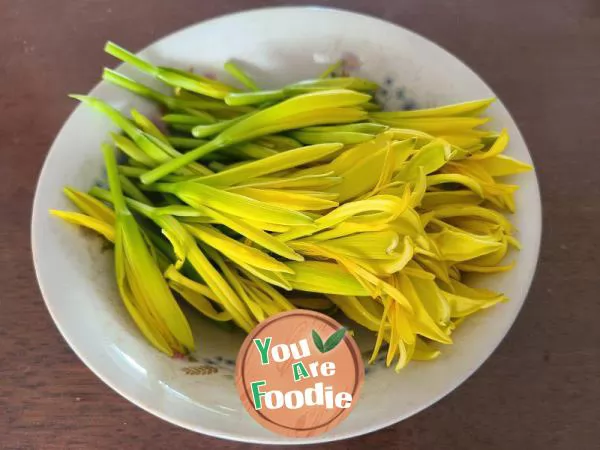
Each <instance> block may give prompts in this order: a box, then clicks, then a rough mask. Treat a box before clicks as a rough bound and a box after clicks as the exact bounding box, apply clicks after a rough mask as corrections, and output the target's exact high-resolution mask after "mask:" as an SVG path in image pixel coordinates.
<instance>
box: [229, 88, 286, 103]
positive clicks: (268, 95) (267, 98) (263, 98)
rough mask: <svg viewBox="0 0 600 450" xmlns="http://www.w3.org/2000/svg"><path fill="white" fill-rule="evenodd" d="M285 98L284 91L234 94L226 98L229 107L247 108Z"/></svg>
mask: <svg viewBox="0 0 600 450" xmlns="http://www.w3.org/2000/svg"><path fill="white" fill-rule="evenodd" d="M285 97H286V94H285V92H284V91H283V90H282V89H278V90H276V91H256V92H232V93H231V94H227V96H226V97H225V103H227V104H228V105H229V106H247V105H256V104H260V103H264V102H272V101H278V100H283V99H284V98H285Z"/></svg>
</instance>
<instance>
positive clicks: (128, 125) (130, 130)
mask: <svg viewBox="0 0 600 450" xmlns="http://www.w3.org/2000/svg"><path fill="white" fill-rule="evenodd" d="M69 97H71V98H74V99H76V100H79V101H80V102H81V103H85V104H86V105H88V106H91V107H92V108H94V109H95V110H96V111H99V112H101V113H102V114H104V115H106V116H107V117H108V118H109V119H110V120H112V121H113V122H114V123H115V125H117V126H118V127H119V128H121V129H122V130H123V131H124V132H125V133H127V134H128V135H130V136H134V135H136V133H137V132H138V129H137V127H136V126H135V125H134V124H133V122H131V121H130V120H129V119H128V118H127V117H125V116H124V115H123V114H121V113H120V112H119V111H117V110H116V109H115V108H113V107H112V106H110V105H109V104H108V103H105V102H103V101H102V100H100V99H97V98H94V97H90V96H87V95H75V94H71V95H69Z"/></svg>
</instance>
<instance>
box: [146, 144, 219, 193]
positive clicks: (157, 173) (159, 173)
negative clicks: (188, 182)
mask: <svg viewBox="0 0 600 450" xmlns="http://www.w3.org/2000/svg"><path fill="white" fill-rule="evenodd" d="M223 146H224V145H223V144H222V142H221V141H220V140H218V139H214V140H212V141H210V142H207V143H206V144H204V145H201V146H200V147H197V148H195V149H194V150H190V151H189V152H187V153H184V154H183V155H181V156H179V157H178V158H176V159H171V160H170V161H167V162H165V163H164V164H162V165H160V166H158V167H156V168H154V169H152V170H150V171H148V172H146V173H145V174H143V175H142V176H141V177H140V180H141V181H142V183H144V184H152V183H154V182H155V181H158V180H160V179H161V178H164V177H166V176H167V175H169V174H171V173H172V172H174V171H176V170H178V169H181V168H182V167H185V166H187V165H188V164H189V163H191V162H194V161H196V160H197V159H199V158H201V157H202V156H204V155H206V154H207V153H210V152H213V151H215V150H217V149H219V148H221V147H223Z"/></svg>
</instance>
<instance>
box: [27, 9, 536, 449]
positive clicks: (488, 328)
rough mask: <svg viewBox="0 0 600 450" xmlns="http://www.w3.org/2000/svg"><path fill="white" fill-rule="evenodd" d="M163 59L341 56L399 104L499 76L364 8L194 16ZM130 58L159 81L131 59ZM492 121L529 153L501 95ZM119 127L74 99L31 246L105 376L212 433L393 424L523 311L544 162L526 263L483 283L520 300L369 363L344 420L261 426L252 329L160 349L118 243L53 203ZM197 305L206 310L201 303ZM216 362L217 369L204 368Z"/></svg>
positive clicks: (528, 213)
mask: <svg viewBox="0 0 600 450" xmlns="http://www.w3.org/2000/svg"><path fill="white" fill-rule="evenodd" d="M141 55H143V56H144V57H145V58H148V59H150V60H151V61H153V62H155V63H160V64H164V65H174V66H179V67H182V68H189V67H193V68H194V69H195V70H197V71H201V72H207V71H208V72H214V73H216V74H217V75H218V76H220V77H223V78H224V79H227V76H225V74H224V73H223V72H222V70H221V68H222V66H223V63H224V62H226V61H227V60H229V59H231V58H237V59H241V60H243V61H245V62H248V63H250V64H252V68H253V69H252V75H254V76H255V77H256V79H257V80H259V81H260V83H261V84H262V85H263V86H264V87H275V86H280V85H282V84H284V83H287V82H291V81H294V80H300V79H306V78H311V77H314V76H316V74H319V73H320V72H321V71H322V70H324V68H325V67H326V66H327V65H329V64H330V63H332V62H334V61H335V60H337V59H338V58H340V57H341V56H346V57H347V58H349V59H350V60H352V61H353V64H352V65H353V72H354V73H356V74H358V75H362V76H365V77H367V78H371V79H374V80H376V81H378V82H380V83H381V84H382V86H383V87H384V89H385V91H386V92H385V94H384V100H386V102H387V103H388V104H390V105H391V106H393V107H403V106H410V105H413V106H414V105H418V106H419V107H425V106H433V105H438V104H445V103H452V102H459V101H466V100H472V99H478V98H483V97H489V96H493V95H494V93H493V92H492V91H491V90H490V88H489V87H488V86H487V85H486V84H485V83H484V82H483V81H482V80H481V79H480V78H479V77H478V76H477V75H476V74H475V73H474V72H473V71H471V70H470V69H469V68H468V67H466V66H465V65H464V64H463V63H462V62H461V61H459V60H458V59H457V58H455V57H454V56H452V55H451V54H449V53H448V52H446V51H445V50H443V49H442V48H440V47H438V46H437V45H435V44H433V43H432V42H430V41H428V40H426V39H424V38H423V37H421V36H418V35H416V34H414V33H412V32H410V31H408V30H405V29H403V28H401V27H398V26H396V25H392V24H390V23H387V22H384V21H382V20H378V19H374V18H371V17H366V16H363V15H360V14H355V13H350V12H345V11H339V10H331V9H321V8H294V7H290V8H276V9H262V10H255V11H248V12H243V13H239V14H233V15H229V16H225V17H220V18H217V19H213V20H210V21H208V22H203V23H200V24H197V25H193V26H191V27H189V28H186V29H184V30H182V31H179V32H177V33H174V34H172V35H170V36H168V37H166V38H164V39H162V40H160V41H158V42H156V43H154V44H152V45H151V46H149V47H148V48H146V49H145V50H144V51H143V52H141ZM120 70H121V71H122V72H123V73H126V74H128V75H130V76H132V77H135V78H137V79H138V80H140V81H143V82H146V83H149V84H151V85H153V86H157V84H156V83H155V82H154V81H153V80H149V79H148V77H145V76H143V75H141V74H139V73H138V72H136V71H135V70H134V69H132V68H130V67H122V68H120ZM91 95H94V96H98V97H101V98H103V99H105V100H107V101H108V102H109V103H111V104H113V105H114V106H116V107H117V108H121V109H123V110H124V111H126V110H128V109H129V108H130V107H132V106H135V107H138V108H140V109H141V110H142V111H144V112H150V111H152V106H151V105H150V104H149V103H147V102H146V101H144V100H142V99H140V98H137V97H135V96H134V95H132V94H129V93H128V92H125V91H123V90H121V89H119V88H117V87H114V86H111V85H108V84H107V83H100V84H99V85H98V86H97V87H96V88H94V89H93V91H92V92H91ZM489 114H490V115H491V116H492V117H493V121H492V123H491V126H492V127H494V128H497V129H499V128H502V127H506V128H508V130H509V132H510V135H511V143H510V148H509V150H508V154H510V155H513V156H516V157H518V158H520V159H521V160H524V161H526V162H531V158H530V156H529V153H528V151H527V147H526V145H525V142H524V141H523V138H522V137H521V134H520V133H519V130H518V129H517V126H516V125H515V123H514V121H513V120H512V118H511V117H510V115H509V113H508V111H507V110H506V108H505V107H504V106H503V105H502V103H501V102H496V103H494V104H493V106H492V107H491V108H490V110H489ZM110 130H113V126H112V125H111V124H110V123H109V121H108V120H107V119H105V118H104V117H102V116H101V115H99V114H98V113H96V112H95V111H93V110H91V109H90V108H86V107H83V106H79V107H77V108H76V110H75V111H74V113H73V114H72V115H71V117H69V119H68V120H67V122H66V124H65V125H64V127H63V128H62V130H61V131H60V133H59V135H58V137H57V138H56V140H55V142H54V144H53V145H52V148H51V150H50V152H49V154H48V157H47V159H46V162H45V164H44V168H43V170H42V173H41V176H40V179H39V184H38V187H37V191H36V196H35V203H34V207H33V218H32V248H33V256H34V261H35V267H36V271H37V276H38V280H39V283H40V286H41V289H42V293H43V296H44V299H45V301H46V304H47V306H48V309H49V310H50V313H51V314H52V317H53V319H54V321H55V322H56V324H57V326H58V328H59V329H60V331H61V333H62V335H63V336H64V338H65V339H66V340H67V342H68V343H69V344H70V345H71V347H72V348H73V350H74V351H75V352H76V353H77V355H79V357H80V358H81V359H82V360H83V361H84V362H85V364H87V366H88V367H89V368H90V369H91V370H93V371H94V372H95V373H96V374H97V375H98V376H99V377H100V378H101V379H102V380H103V381H104V382H105V383H107V384H108V385H109V386H110V387H112V388H113V389H114V390H115V391H117V392H119V393H120V394H121V395H123V396H124V397H126V398H127V399H129V400H130V401H132V402H133V403H135V404H137V405H139V406H140V407H142V408H144V409H145V410H147V411H149V412H151V413H153V414H155V415H157V416H159V417H161V418H163V419H165V420H168V421H170V422H172V423H174V424H177V425H180V426H182V427H185V428H189V429H190V430H194V431H198V432H201V433H205V434H210V435H214V436H219V437H223V438H228V439H234V440H239V441H246V442H261V443H306V442H325V441H331V440H337V439H343V438H348V437H351V436H356V435H360V434H363V433H367V432H370V431H374V430H377V429H379V428H382V427H385V426H387V425H391V424H393V423H395V422H398V421H400V420H402V419H404V418H406V417H409V416H411V415H412V414H415V413H416V412H418V411H420V410H422V409H423V408H426V407H427V406H429V405H431V404H432V403H434V402H436V401H437V400H439V399H440V398H442V397H443V396H445V395H446V394H448V393H449V392H451V391H452V390H453V389H455V388H456V387H457V386H458V385H459V384H460V383H462V382H463V381H464V380H465V379H466V378H467V377H468V376H469V375H471V374H472V373H473V372H474V371H475V370H476V369H477V368H478V367H479V365H481V363H482V362H483V361H484V360H485V359H486V358H487V357H488V356H490V354H491V353H492V351H493V350H494V349H495V348H496V346H497V345H498V344H499V343H500V341H501V340H502V338H503V337H504V335H505V334H506V333H507V331H508V329H509V328H510V326H511V324H512V323H513V321H514V319H515V317H516V315H517V313H518V312H519V310H520V308H521V306H522V304H523V301H524V300H525V297H526V295H527V291H528V289H529V286H530V284H531V281H532V277H533V274H534V271H535V266H536V261H537V257H538V248H539V243H540V234H541V211H540V197H539V191H538V185H537V181H536V177H535V174H533V173H528V174H524V175H523V176H519V177H517V178H516V179H515V180H514V182H516V183H518V184H519V185H520V186H521V189H520V190H519V191H518V193H517V198H516V203H517V208H518V211H519V212H518V213H517V214H516V215H515V216H514V217H513V221H514V223H515V225H516V226H517V227H518V229H519V230H520V234H519V238H520V239H521V241H522V242H523V243H524V244H525V246H524V249H523V250H522V251H521V252H519V253H516V254H514V255H513V257H514V258H516V259H517V269H516V270H514V271H512V272H509V273H506V274H501V275H497V276H494V277H489V278H487V279H486V281H485V283H486V284H487V285H489V286H491V287H492V288H496V289H499V290H502V291H504V292H505V293H506V294H507V295H508V296H509V297H510V298H511V301H510V302H509V303H506V304H502V305H499V306H497V307H494V308H492V309H489V310H487V311H485V312H483V313H480V314H478V315H475V316H474V317H473V318H471V319H470V320H468V321H467V323H465V324H464V326H462V327H461V328H460V329H459V330H458V332H456V333H455V335H454V336H453V337H454V340H455V345H453V346H451V347H449V348H447V349H446V348H445V349H444V352H443V355H442V356H441V357H440V358H439V359H438V360H436V361H435V362H433V363H413V364H410V365H409V367H408V368H407V369H405V370H403V371H402V373H401V374H399V375H397V374H395V373H394V371H393V370H387V369H385V368H383V367H381V366H375V367H372V368H370V369H369V371H368V373H367V376H366V381H365V386H364V390H363V394H362V397H361V399H360V401H359V403H358V404H357V407H356V409H355V410H354V411H353V413H352V414H351V415H350V416H349V418H348V419H347V420H346V421H345V422H343V423H342V424H341V425H340V426H338V427H337V428H335V429H334V430H332V431H330V432H328V433H327V434H324V435H322V436H318V437H316V438H311V439H289V438H284V437H279V436H276V435H274V434H272V433H271V432H269V431H267V430H265V429H263V428H262V427H260V426H259V425H258V424H256V423H255V422H254V421H253V420H252V419H251V418H250V416H249V415H248V414H247V413H246V411H245V410H244V408H243V407H242V405H241V402H240V400H239V398H238V395H237V393H236V390H235V387H234V381H233V360H234V359H235V356H236V352H237V349H238V347H239V344H240V343H241V340H242V338H243V336H242V335H240V334H234V335H232V334H230V333H228V332H225V331H223V330H221V329H218V328H216V327H215V326H213V325H211V324H209V323H207V322H205V321H203V320H201V319H197V320H194V322H193V327H194V331H195V333H196V336H197V340H198V343H197V348H198V350H197V352H196V354H195V355H194V356H195V357H196V358H197V360H198V362H190V361H187V360H173V359H169V358H167V357H165V356H163V355H161V354H159V353H158V352H156V351H155V350H153V349H152V348H151V347H150V346H149V345H148V344H147V343H146V342H145V341H144V340H143V338H142V337H141V336H140V334H139V333H138V332H137V330H136V329H135V328H134V326H133V325H132V323H131V322H130V320H129V318H128V316H127V314H126V313H125V311H124V309H123V307H122V305H121V302H120V300H119V298H118V295H117V291H116V288H115V283H114V277H113V272H112V270H113V269H112V252H110V251H103V250H102V243H101V240H100V239H95V238H92V237H90V236H89V235H88V234H85V233H83V232H82V231H81V230H79V229H77V228H75V227H72V226H68V225H66V224H65V223H63V222H62V221H60V220H58V219H56V218H54V217H50V216H49V215H48V212H47V211H48V209H50V208H59V209H71V205H70V204H69V203H68V201H67V200H66V199H65V198H64V196H63V195H62V193H61V189H62V187H63V186H64V185H65V184H69V185H72V186H75V187H77V188H80V189H83V190H85V189H88V188H89V187H91V185H92V184H93V181H94V180H97V179H99V178H100V177H102V173H103V164H102V157H101V154H100V151H99V145H100V143H101V142H102V141H103V140H105V139H106V138H107V133H108V132H109V131H110ZM193 316H195V315H193ZM200 365H207V366H211V367H216V368H218V372H217V373H212V374H205V375H200V374H199V373H200V372H202V369H196V370H195V372H197V374H195V375H192V374H189V373H192V372H194V370H193V369H189V368H190V367H192V368H193V367H198V366H200Z"/></svg>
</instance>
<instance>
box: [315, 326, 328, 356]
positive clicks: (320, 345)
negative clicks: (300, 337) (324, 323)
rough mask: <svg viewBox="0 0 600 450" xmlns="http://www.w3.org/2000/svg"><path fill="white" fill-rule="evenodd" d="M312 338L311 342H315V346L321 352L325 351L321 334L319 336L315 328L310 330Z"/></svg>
mask: <svg viewBox="0 0 600 450" xmlns="http://www.w3.org/2000/svg"><path fill="white" fill-rule="evenodd" d="M312 338H313V342H314V343H315V347H317V349H318V350H319V351H320V352H321V353H325V351H324V348H323V339H321V336H319V333H317V332H316V330H312Z"/></svg>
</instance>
